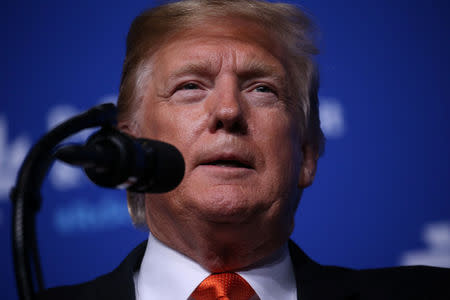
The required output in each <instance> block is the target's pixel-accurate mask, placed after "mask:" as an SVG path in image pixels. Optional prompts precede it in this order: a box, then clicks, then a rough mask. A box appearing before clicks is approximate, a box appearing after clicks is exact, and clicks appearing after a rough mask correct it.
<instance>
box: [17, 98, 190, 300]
mask: <svg viewBox="0 0 450 300" xmlns="http://www.w3.org/2000/svg"><path fill="white" fill-rule="evenodd" d="M115 125H116V107H115V106H114V105H113V104H111V103H108V104H102V105H99V106H96V107H94V108H91V109H90V110H88V111H86V112H84V113H82V114H80V115H77V116H75V117H73V118H71V119H69V120H67V121H66V122H64V123H62V124H61V125H59V126H57V127H56V128H54V129H53V130H51V131H50V132H49V133H47V134H46V135H44V136H43V137H42V138H41V139H40V140H39V141H38V142H37V143H36V144H35V145H34V146H33V147H32V148H31V150H30V151H29V152H28V154H27V156H26V157H25V160H24V162H23V164H22V166H21V168H20V170H19V173H18V176H17V181H16V185H15V187H13V188H12V189H11V194H10V198H11V200H12V203H13V218H12V222H13V224H12V231H13V232H12V237H13V243H12V244H13V256H14V269H15V275H16V283H17V291H18V295H19V299H22V300H31V299H34V297H35V292H34V290H35V289H34V286H35V285H37V291H38V292H39V291H42V290H43V289H44V282H43V277H42V271H41V266H40V262H39V254H38V247H37V242H36V232H35V217H36V214H37V212H38V211H39V209H40V206H41V202H42V200H41V195H40V188H41V185H42V182H43V180H44V178H45V176H46V174H47V172H48V169H49V167H50V165H51V163H52V162H53V160H54V159H55V158H57V159H61V160H63V161H65V162H67V163H70V164H73V165H77V166H81V167H83V168H84V170H85V172H86V174H87V176H88V177H89V178H90V179H91V181H93V182H94V183H95V184H97V185H100V186H103V187H111V188H116V187H117V188H126V189H127V190H129V191H133V192H142V193H144V192H145V193H163V192H167V191H170V190H172V189H174V188H175V187H176V186H177V185H178V184H179V183H180V182H181V180H182V179H183V176H184V160H183V157H182V155H181V153H180V152H179V151H178V150H177V149H176V148H175V147H173V146H171V145H169V144H166V143H163V142H159V141H151V140H146V139H134V138H132V137H130V136H128V135H126V134H124V133H121V132H119V131H118V130H116V129H115V128H114V127H115ZM99 126H101V127H102V129H101V130H99V131H98V132H96V133H95V134H93V135H92V136H91V137H90V138H89V139H88V140H87V142H86V144H85V145H69V146H60V147H57V146H58V144H59V143H61V142H62V141H63V140H64V139H66V138H67V137H69V136H71V135H73V134H75V133H77V132H79V131H81V130H83V129H87V128H93V127H99ZM33 271H34V274H35V276H34V277H33Z"/></svg>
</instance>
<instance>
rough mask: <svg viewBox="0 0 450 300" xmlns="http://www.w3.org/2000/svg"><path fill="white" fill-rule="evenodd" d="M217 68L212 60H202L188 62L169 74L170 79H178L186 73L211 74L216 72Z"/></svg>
mask: <svg viewBox="0 0 450 300" xmlns="http://www.w3.org/2000/svg"><path fill="white" fill-rule="evenodd" d="M214 73H215V70H214V67H213V64H212V62H210V61H200V62H195V63H187V64H185V65H183V66H181V67H180V68H179V69H177V70H176V71H175V72H173V73H172V74H170V75H169V78H168V79H169V80H173V79H177V78H180V77H182V76H185V75H192V74H194V75H199V76H209V75H211V74H214Z"/></svg>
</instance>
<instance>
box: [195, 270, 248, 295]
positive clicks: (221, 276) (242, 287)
mask: <svg viewBox="0 0 450 300" xmlns="http://www.w3.org/2000/svg"><path fill="white" fill-rule="evenodd" d="M254 294H255V291H254V290H253V289H252V287H251V286H250V285H249V284H248V283H247V281H245V279H244V278H242V277H241V276H239V275H238V274H236V273H216V274H211V275H209V276H208V277H207V278H206V279H205V280H203V281H202V282H201V283H200V284H199V286H198V287H197V288H196V289H195V291H194V292H193V293H192V295H191V297H192V298H194V299H195V300H218V299H220V300H249V299H250V298H251V297H252V296H253V295H254Z"/></svg>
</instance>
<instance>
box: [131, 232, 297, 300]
mask: <svg viewBox="0 0 450 300" xmlns="http://www.w3.org/2000/svg"><path fill="white" fill-rule="evenodd" d="M236 273H238V274H239V275H241V276H242V277H243V278H244V279H245V280H247V282H248V283H249V284H250V285H251V286H252V288H253V289H254V290H255V292H256V293H257V295H259V297H260V298H261V300H268V299H296V285H295V277H294V271H293V266H292V262H291V259H290V256H289V251H288V249H287V245H285V246H283V247H282V248H281V249H280V250H279V251H277V253H275V255H273V256H271V257H270V258H268V259H265V260H263V261H262V262H261V263H258V264H257V265H255V266H253V267H252V268H249V269H246V270H242V271H240V272H236ZM209 275H210V272H209V271H207V270H206V269H204V268H203V267H202V266H200V265H199V264H198V263H196V262H195V261H193V260H192V259H191V258H189V257H187V256H185V255H183V254H181V253H179V252H177V251H175V250H173V249H172V248H170V247H168V246H166V245H165V244H163V243H162V242H160V241H159V240H158V239H156V238H155V237H154V236H153V235H152V234H151V233H150V234H149V238H148V243H147V248H146V250H145V254H144V258H143V260H142V264H141V267H140V270H139V271H138V272H136V273H135V274H134V283H135V292H136V299H137V300H148V299H188V297H189V295H190V294H191V293H192V292H193V291H194V289H195V288H196V287H197V286H198V285H199V284H200V283H201V282H202V281H203V280H204V279H205V278H206V277H208V276H209Z"/></svg>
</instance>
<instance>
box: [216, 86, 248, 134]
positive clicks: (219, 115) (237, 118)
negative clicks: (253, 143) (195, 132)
mask: <svg viewBox="0 0 450 300" xmlns="http://www.w3.org/2000/svg"><path fill="white" fill-rule="evenodd" d="M209 100H211V102H210V109H211V115H210V116H211V117H210V124H209V129H210V131H211V132H216V131H220V130H224V131H226V132H229V133H235V134H245V133H246V131H247V123H246V120H245V117H244V107H243V106H244V105H245V104H244V102H243V101H242V99H241V95H240V90H239V87H238V86H237V84H234V83H233V82H232V81H228V82H227V83H223V84H222V85H221V86H220V85H219V84H217V86H216V91H215V93H214V95H213V97H211V99H209Z"/></svg>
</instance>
